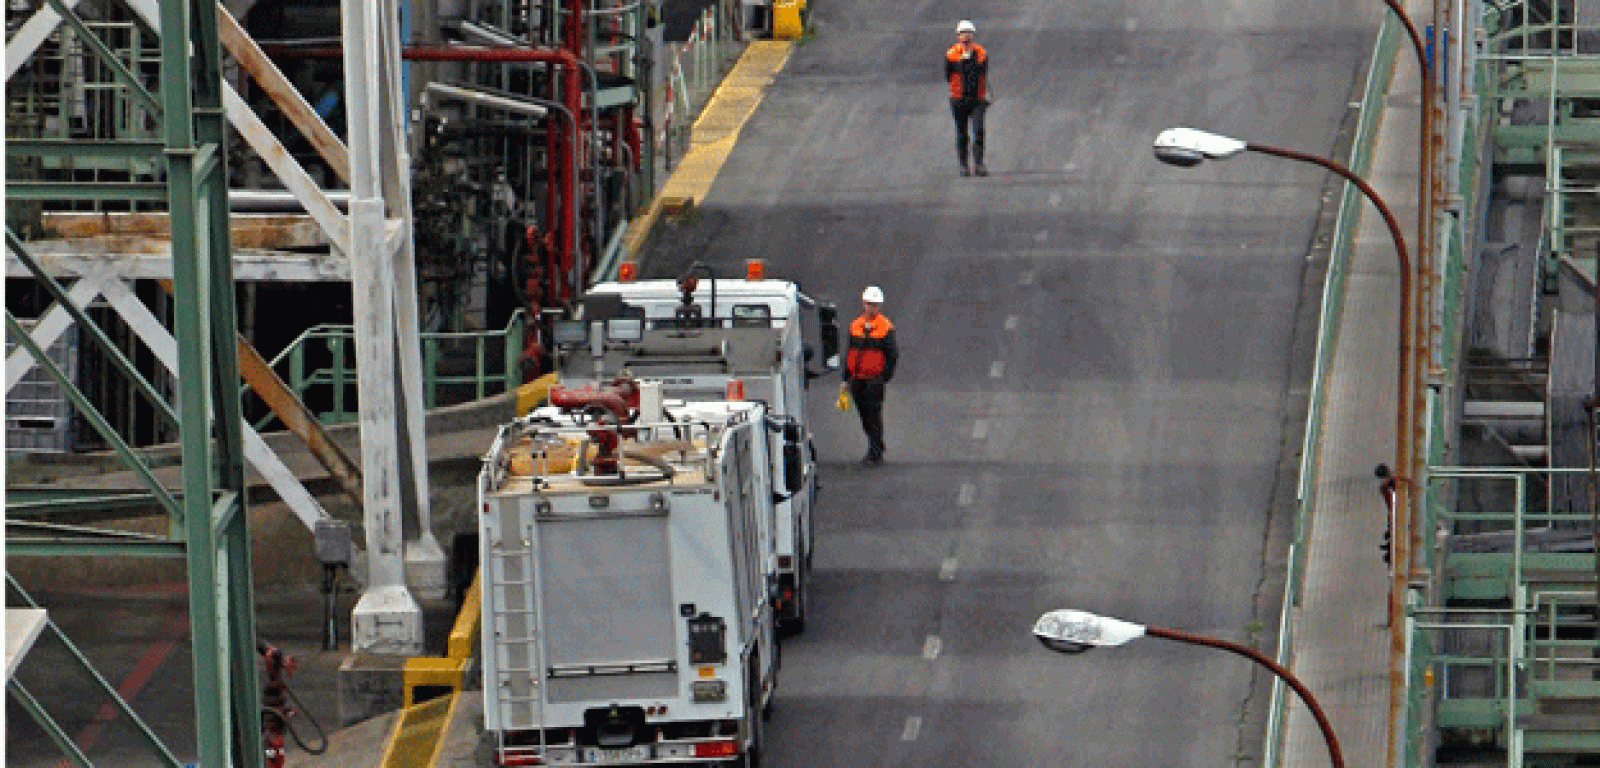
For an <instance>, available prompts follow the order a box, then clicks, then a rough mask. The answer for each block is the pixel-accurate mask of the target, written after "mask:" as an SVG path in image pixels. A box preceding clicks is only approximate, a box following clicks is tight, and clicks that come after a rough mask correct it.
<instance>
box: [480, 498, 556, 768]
mask: <svg viewBox="0 0 1600 768" xmlns="http://www.w3.org/2000/svg"><path fill="white" fill-rule="evenodd" d="M513 515H515V516H517V517H520V513H506V512H502V513H500V516H501V521H498V522H503V521H504V518H505V517H510V516H513ZM519 523H522V524H521V525H519V527H520V528H521V545H520V546H512V547H506V546H505V545H503V544H499V543H490V544H489V545H488V560H489V562H488V563H487V565H488V566H489V572H488V578H487V579H486V582H485V583H486V586H487V587H488V590H487V594H488V597H489V600H488V607H489V611H488V613H487V614H486V618H487V619H488V621H489V625H488V626H487V627H486V629H487V630H488V632H487V633H486V636H487V637H488V638H489V642H490V643H491V644H492V645H491V649H490V650H491V652H492V653H493V654H494V661H495V679H494V680H493V681H489V682H490V683H491V684H492V685H493V686H494V694H493V695H494V697H495V701H496V703H497V705H498V708H499V711H500V721H501V725H502V728H501V729H500V731H499V732H498V734H497V738H498V742H499V744H498V746H499V748H500V750H501V753H502V754H505V751H506V750H507V746H506V743H505V741H506V731H507V730H510V729H514V730H523V729H537V731H538V733H539V747H538V749H539V753H540V754H541V755H542V754H543V753H544V751H545V738H544V731H545V711H544V701H545V695H544V690H543V687H544V678H545V673H544V665H543V659H544V658H545V647H544V633H543V632H541V631H540V628H539V625H538V617H539V608H540V606H539V604H538V603H539V600H538V593H537V590H536V589H535V586H536V581H535V579H534V578H533V573H532V572H531V571H532V569H533V568H535V567H537V565H536V564H537V552H538V549H537V546H536V544H535V539H534V536H533V534H534V532H533V522H532V521H531V520H530V521H526V522H522V521H520V520H519ZM499 539H500V541H504V540H505V536H504V535H503V534H502V535H500V537H499ZM491 542H493V539H491ZM512 571H516V572H517V575H519V576H520V577H521V578H519V579H509V578H507V576H508V575H510V573H511V572H512ZM517 593H520V594H517ZM519 655H521V656H523V657H524V658H527V659H528V662H527V664H526V665H524V666H516V665H513V664H512V663H511V660H512V659H513V658H515V657H517V656H519ZM521 679H526V680H527V681H528V685H529V689H530V692H529V693H528V694H525V695H519V694H517V693H514V692H513V690H514V689H513V681H514V680H521ZM530 705H531V706H530ZM530 710H531V711H530ZM524 712H525V714H524ZM514 714H515V716H514ZM513 725H514V726H515V727H514V728H512V727H511V726H513ZM510 749H512V750H517V749H518V748H516V747H511V748H510ZM522 749H526V748H525V747H524V748H522Z"/></svg>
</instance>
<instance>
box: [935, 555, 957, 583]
mask: <svg viewBox="0 0 1600 768" xmlns="http://www.w3.org/2000/svg"><path fill="white" fill-rule="evenodd" d="M939 580H940V581H955V580H956V559H955V558H953V557H947V558H945V559H944V562H942V563H940V564H939Z"/></svg>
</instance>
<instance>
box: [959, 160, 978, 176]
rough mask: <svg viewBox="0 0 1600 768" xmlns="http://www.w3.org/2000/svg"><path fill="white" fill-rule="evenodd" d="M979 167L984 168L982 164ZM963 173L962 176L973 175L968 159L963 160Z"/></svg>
mask: <svg viewBox="0 0 1600 768" xmlns="http://www.w3.org/2000/svg"><path fill="white" fill-rule="evenodd" d="M978 167H979V168H982V167H983V166H981V165H980V166H978ZM961 175H962V176H971V175H972V169H971V168H969V167H967V161H965V160H962V161H961Z"/></svg>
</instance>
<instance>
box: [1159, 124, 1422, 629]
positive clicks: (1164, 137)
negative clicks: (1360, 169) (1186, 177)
mask: <svg viewBox="0 0 1600 768" xmlns="http://www.w3.org/2000/svg"><path fill="white" fill-rule="evenodd" d="M1154 149H1155V154H1156V159H1157V160H1160V161H1161V162H1164V163H1169V164H1171V165H1176V166H1181V167H1185V168H1188V167H1192V166H1196V165H1199V164H1200V163H1202V162H1205V161H1206V160H1222V159H1226V158H1229V157H1233V156H1234V155H1237V154H1239V153H1240V152H1245V151H1250V152H1260V153H1261V154H1264V155H1275V156H1277V157H1285V158H1288V159H1290V160H1299V161H1302V162H1307V163H1312V164H1314V165H1320V166H1322V167H1323V168H1326V169H1328V170H1330V171H1333V172H1334V173H1337V174H1339V175H1340V176H1343V177H1344V178H1345V180H1346V181H1349V182H1350V183H1351V184H1354V185H1356V187H1358V188H1360V190H1361V192H1362V194H1365V195H1366V196H1367V199H1368V200H1370V201H1372V205H1373V206H1374V207H1376V208H1377V209H1378V213H1380V214H1382V215H1383V221H1384V223H1385V224H1387V225H1388V226H1389V235H1390V236H1391V237H1392V238H1393V239H1394V252H1395V256H1396V257H1397V258H1398V259H1399V261H1400V325H1399V326H1397V328H1398V333H1397V334H1396V335H1397V336H1398V337H1399V338H1398V341H1399V346H1400V364H1399V376H1398V382H1397V388H1396V390H1395V402H1396V403H1398V405H1399V409H1398V413H1397V414H1396V422H1397V423H1396V425H1395V427H1396V432H1397V436H1396V440H1395V452H1396V455H1397V457H1398V458H1397V459H1396V464H1398V465H1399V474H1398V475H1397V476H1396V480H1397V481H1399V485H1400V487H1402V488H1405V487H1407V483H1408V482H1409V481H1410V475H1409V473H1410V471H1411V463H1410V460H1409V458H1408V456H1409V454H1408V451H1407V446H1409V445H1410V442H1409V440H1410V436H1411V408H1410V407H1409V404H1410V399H1409V397H1410V389H1409V386H1410V383H1411V376H1410V366H1411V342H1410V339H1411V337H1410V334H1409V333H1408V332H1407V329H1408V326H1407V323H1406V320H1407V318H1408V317H1409V316H1410V315H1409V310H1410V307H1411V257H1410V254H1409V253H1408V252H1407V251H1406V240H1405V237H1403V236H1402V235H1401V234H1400V223H1399V222H1398V221H1396V220H1395V217H1394V213H1393V212H1392V211H1390V210H1389V206H1388V204H1386V203H1384V202H1383V198H1381V197H1379V196H1378V193H1377V191H1376V190H1374V189H1373V188H1372V185H1371V184H1368V183H1367V182H1366V180H1365V179H1363V178H1361V177H1360V176H1357V175H1355V173H1354V172H1352V171H1351V170H1350V169H1349V168H1346V167H1344V166H1342V165H1340V164H1338V163H1336V162H1334V161H1332V160H1329V159H1327V158H1325V157H1318V156H1316V155H1308V154H1305V153H1303V152H1296V151H1294V150H1290V149H1280V148H1278V147H1269V146H1266V145H1264V144H1255V143H1253V142H1247V141H1242V140H1240V139H1235V138H1231V137H1228V136H1222V135H1220V134H1215V133H1210V132H1207V131H1201V130H1196V129H1194V128H1168V129H1167V130H1164V131H1162V132H1161V133H1160V134H1159V135H1157V136H1156V140H1155V146H1154ZM1410 527H1411V516H1410V509H1409V507H1407V506H1406V505H1403V504H1397V505H1396V517H1395V523H1394V531H1393V537H1392V539H1393V540H1392V542H1391V546H1392V547H1393V551H1392V553H1391V554H1392V558H1391V559H1392V561H1393V563H1394V566H1393V573H1392V578H1393V582H1394V583H1393V584H1391V585H1390V589H1389V621H1390V626H1391V627H1394V626H1399V624H1400V622H1399V618H1400V616H1401V612H1402V611H1403V610H1404V608H1405V606H1404V604H1403V602H1402V601H1403V600H1404V599H1405V587H1406V580H1407V578H1408V577H1409V572H1408V571H1409V568H1408V567H1406V566H1405V565H1404V564H1406V563H1410V562H1411V560H1410V557H1411V537H1410V536H1409V535H1406V532H1407V531H1409V530H1410Z"/></svg>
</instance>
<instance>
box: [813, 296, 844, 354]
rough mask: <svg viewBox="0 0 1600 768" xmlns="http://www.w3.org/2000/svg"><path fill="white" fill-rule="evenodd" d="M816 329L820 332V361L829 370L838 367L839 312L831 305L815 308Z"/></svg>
mask: <svg viewBox="0 0 1600 768" xmlns="http://www.w3.org/2000/svg"><path fill="white" fill-rule="evenodd" d="M817 327H818V329H819V330H820V331H821V332H822V361H823V364H824V365H826V366H828V367H829V368H838V367H839V310H838V309H835V308H834V307H833V306H832V305H826V304H825V305H822V306H819V307H817Z"/></svg>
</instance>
